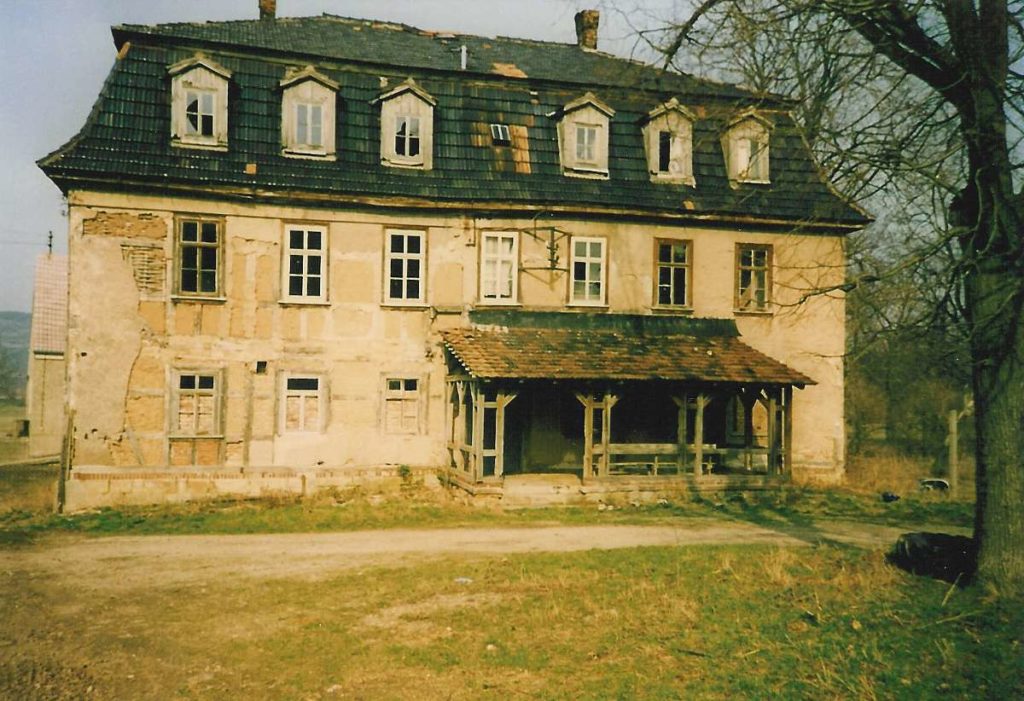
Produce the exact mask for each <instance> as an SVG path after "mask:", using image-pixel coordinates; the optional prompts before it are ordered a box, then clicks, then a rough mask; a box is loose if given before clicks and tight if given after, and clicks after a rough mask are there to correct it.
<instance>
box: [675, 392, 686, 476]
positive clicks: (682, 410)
mask: <svg viewBox="0 0 1024 701" xmlns="http://www.w3.org/2000/svg"><path fill="white" fill-rule="evenodd" d="M672 401H673V402H675V404H676V407H677V411H676V443H677V444H678V446H679V454H678V455H677V456H676V474H677V475H679V476H682V474H683V471H684V470H685V469H686V409H687V407H688V406H689V404H690V393H689V392H683V396H682V397H672Z"/></svg>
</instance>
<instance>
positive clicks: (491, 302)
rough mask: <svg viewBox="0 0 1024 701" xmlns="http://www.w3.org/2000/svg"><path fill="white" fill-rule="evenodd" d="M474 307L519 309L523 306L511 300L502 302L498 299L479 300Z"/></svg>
mask: <svg viewBox="0 0 1024 701" xmlns="http://www.w3.org/2000/svg"><path fill="white" fill-rule="evenodd" d="M474 306H477V307H521V306H523V304H522V302H518V301H513V300H508V301H503V300H500V299H481V300H477V303H476V304H475V305H474Z"/></svg>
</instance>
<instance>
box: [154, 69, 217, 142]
mask: <svg viewBox="0 0 1024 701" xmlns="http://www.w3.org/2000/svg"><path fill="white" fill-rule="evenodd" d="M168 73H169V74H170V75H171V144H172V145H174V146H181V147H185V148H205V149H214V150H219V151H226V150H227V147H228V79H229V78H230V77H231V72H230V71H228V70H227V69H225V68H223V67H222V66H219V65H218V64H216V63H214V62H213V61H211V60H210V59H208V58H206V57H199V56H196V57H193V58H189V59H186V60H184V61H181V62H179V63H176V64H174V65H173V66H170V67H169V68H168ZM191 96H195V97H196V98H197V99H198V124H197V126H196V127H195V128H193V127H192V124H191V122H190V120H189V105H190V104H191V102H192V100H190V97H191ZM203 96H208V97H209V98H210V103H211V104H209V105H204V104H203V102H204V100H203ZM208 108H209V109H208ZM203 116H208V117H210V123H211V132H210V133H209V134H204V133H203Z"/></svg>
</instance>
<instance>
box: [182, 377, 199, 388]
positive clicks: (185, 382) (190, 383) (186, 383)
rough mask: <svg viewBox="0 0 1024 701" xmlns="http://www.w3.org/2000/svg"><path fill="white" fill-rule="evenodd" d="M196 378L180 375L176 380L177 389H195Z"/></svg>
mask: <svg viewBox="0 0 1024 701" xmlns="http://www.w3.org/2000/svg"><path fill="white" fill-rule="evenodd" d="M195 386H196V376H195V375H182V376H181V377H179V378H178V387H179V388H181V389H195Z"/></svg>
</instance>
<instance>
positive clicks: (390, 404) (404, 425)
mask: <svg viewBox="0 0 1024 701" xmlns="http://www.w3.org/2000/svg"><path fill="white" fill-rule="evenodd" d="M419 430H420V382H419V380H418V379H415V378H404V377H403V378H397V377H389V378H387V380H385V382H384V431H385V432H386V433H419Z"/></svg>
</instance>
